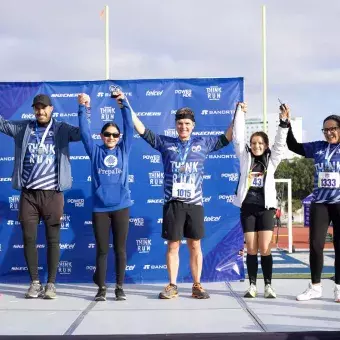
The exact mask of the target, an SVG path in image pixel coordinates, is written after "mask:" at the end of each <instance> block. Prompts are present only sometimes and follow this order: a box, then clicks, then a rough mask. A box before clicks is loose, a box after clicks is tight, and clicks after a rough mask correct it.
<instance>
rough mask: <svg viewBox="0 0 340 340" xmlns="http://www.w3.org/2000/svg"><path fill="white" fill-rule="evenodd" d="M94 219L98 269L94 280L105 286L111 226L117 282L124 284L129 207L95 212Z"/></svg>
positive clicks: (100, 285)
mask: <svg viewBox="0 0 340 340" xmlns="http://www.w3.org/2000/svg"><path fill="white" fill-rule="evenodd" d="M92 221H93V228H94V236H95V238H96V247H97V255H96V271H95V273H94V276H93V279H94V282H95V283H96V284H97V285H98V286H99V287H103V286H105V277H106V268H107V254H108V252H109V237H110V227H111V228H112V234H113V249H114V253H115V260H116V284H117V285H120V286H122V285H123V283H124V277H125V267H126V239H127V235H128V231H129V208H125V209H121V210H117V211H110V212H94V213H93V214H92Z"/></svg>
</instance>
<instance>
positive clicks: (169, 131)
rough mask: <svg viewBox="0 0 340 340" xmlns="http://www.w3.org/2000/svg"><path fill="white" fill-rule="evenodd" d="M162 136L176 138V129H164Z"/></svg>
mask: <svg viewBox="0 0 340 340" xmlns="http://www.w3.org/2000/svg"><path fill="white" fill-rule="evenodd" d="M164 136H167V137H177V132H176V129H166V130H164Z"/></svg>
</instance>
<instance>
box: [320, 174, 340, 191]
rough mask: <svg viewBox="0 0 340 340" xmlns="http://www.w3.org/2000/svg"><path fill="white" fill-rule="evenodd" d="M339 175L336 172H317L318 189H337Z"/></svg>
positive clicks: (339, 182)
mask: <svg viewBox="0 0 340 340" xmlns="http://www.w3.org/2000/svg"><path fill="white" fill-rule="evenodd" d="M339 184H340V174H339V173H338V172H319V177H318V187H319V188H327V189H335V188H339Z"/></svg>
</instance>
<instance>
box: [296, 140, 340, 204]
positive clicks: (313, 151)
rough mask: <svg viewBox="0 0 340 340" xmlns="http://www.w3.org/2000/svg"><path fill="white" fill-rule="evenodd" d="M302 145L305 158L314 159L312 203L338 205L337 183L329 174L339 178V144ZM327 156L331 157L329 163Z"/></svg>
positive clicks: (339, 195)
mask: <svg viewBox="0 0 340 340" xmlns="http://www.w3.org/2000/svg"><path fill="white" fill-rule="evenodd" d="M302 145H303V148H304V150H305V154H306V157H307V158H313V159H314V167H315V171H314V187H313V195H312V201H313V202H315V203H329V204H332V203H333V204H334V203H340V188H339V187H337V185H336V184H337V183H336V182H337V181H336V180H335V178H333V176H332V174H330V173H334V176H339V177H340V144H329V143H327V142H325V141H317V142H311V143H303V144H302ZM333 152H334V153H333ZM332 153H333V154H332ZM327 154H328V156H330V155H331V157H330V160H329V162H328V161H327V159H326V158H327Z"/></svg>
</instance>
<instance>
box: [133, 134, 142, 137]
mask: <svg viewBox="0 0 340 340" xmlns="http://www.w3.org/2000/svg"><path fill="white" fill-rule="evenodd" d="M133 138H141V136H140V135H139V133H135V134H134V135H133Z"/></svg>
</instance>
